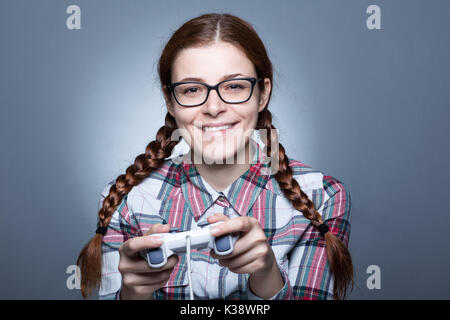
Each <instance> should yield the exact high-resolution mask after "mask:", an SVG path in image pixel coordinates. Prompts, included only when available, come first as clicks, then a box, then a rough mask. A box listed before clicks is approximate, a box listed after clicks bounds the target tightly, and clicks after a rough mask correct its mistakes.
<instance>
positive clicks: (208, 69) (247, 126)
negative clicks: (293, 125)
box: [166, 41, 271, 164]
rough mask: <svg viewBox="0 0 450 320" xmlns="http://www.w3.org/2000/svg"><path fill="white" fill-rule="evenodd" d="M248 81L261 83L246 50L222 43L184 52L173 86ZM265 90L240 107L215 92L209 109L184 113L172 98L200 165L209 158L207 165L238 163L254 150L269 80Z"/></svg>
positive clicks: (169, 103)
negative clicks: (251, 138)
mask: <svg viewBox="0 0 450 320" xmlns="http://www.w3.org/2000/svg"><path fill="white" fill-rule="evenodd" d="M246 77H247V78H257V75H256V71H255V68H254V66H253V63H252V62H251V61H250V60H249V59H248V58H247V56H246V55H245V54H244V52H243V51H242V50H241V49H239V48H238V47H236V46H234V45H232V44H230V43H227V42H221V41H219V42H216V43H214V44H212V45H208V46H201V47H193V48H186V49H183V50H181V51H180V52H179V53H178V55H177V56H176V58H175V61H174V63H173V65H172V75H171V79H172V83H174V82H181V81H200V82H204V83H207V84H209V85H211V86H213V85H216V84H217V83H219V82H220V81H222V80H226V79H231V78H246ZM188 78H189V79H188ZM264 88H265V89H264V90H263V91H260V90H259V87H258V83H257V84H256V85H255V86H254V89H253V94H252V96H251V97H250V99H249V100H248V101H246V102H244V103H239V104H230V103H226V102H224V101H222V100H221V99H220V97H219V96H218V94H217V91H215V90H211V91H210V93H209V96H208V99H207V100H206V102H205V103H204V104H202V105H200V106H196V107H183V106H181V105H179V104H178V103H177V101H176V100H175V98H174V97H173V95H171V97H170V99H167V97H166V102H167V107H168V112H169V113H170V114H171V115H172V116H173V117H174V118H175V121H176V123H177V126H178V128H179V129H182V130H180V131H181V134H182V135H183V138H185V140H186V142H187V143H188V144H189V145H190V146H191V150H194V154H195V159H194V163H197V162H196V161H198V158H197V157H198V155H200V156H201V157H202V158H203V160H202V163H207V164H212V163H218V164H221V163H225V162H226V163H236V160H233V159H235V157H236V156H237V154H238V153H239V155H242V152H243V151H244V150H248V137H249V135H251V133H252V130H253V129H254V128H255V127H256V124H257V120H258V113H259V112H260V111H262V110H263V109H264V107H265V106H266V104H267V101H268V98H269V93H270V90H271V83H270V79H269V78H265V79H264ZM214 127H216V128H214ZM218 129H222V130H218ZM227 159H228V160H227ZM233 161H234V162H233Z"/></svg>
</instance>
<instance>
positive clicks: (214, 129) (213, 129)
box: [203, 125, 232, 131]
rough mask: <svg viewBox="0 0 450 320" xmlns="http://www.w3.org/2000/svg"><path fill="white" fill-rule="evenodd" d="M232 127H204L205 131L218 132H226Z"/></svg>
mask: <svg viewBox="0 0 450 320" xmlns="http://www.w3.org/2000/svg"><path fill="white" fill-rule="evenodd" d="M231 127H232V125H228V126H221V127H204V128H203V131H218V130H225V129H228V128H231Z"/></svg>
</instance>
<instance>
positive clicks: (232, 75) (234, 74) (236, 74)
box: [177, 73, 250, 82]
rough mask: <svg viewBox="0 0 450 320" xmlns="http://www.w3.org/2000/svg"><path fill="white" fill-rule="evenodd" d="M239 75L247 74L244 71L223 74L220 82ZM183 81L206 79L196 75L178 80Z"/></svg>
mask: <svg viewBox="0 0 450 320" xmlns="http://www.w3.org/2000/svg"><path fill="white" fill-rule="evenodd" d="M237 76H245V75H244V74H242V73H233V74H228V75H226V76H223V77H222V78H220V79H219V82H220V81H223V80H226V79H231V78H234V77H237ZM248 77H250V76H248ZM183 81H199V82H205V80H204V79H202V78H194V77H187V78H183V79H181V80H178V81H177V82H183Z"/></svg>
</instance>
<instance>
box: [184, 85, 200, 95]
mask: <svg viewBox="0 0 450 320" xmlns="http://www.w3.org/2000/svg"><path fill="white" fill-rule="evenodd" d="M198 91H199V90H198V88H194V87H191V88H186V89H184V91H183V93H184V94H188V93H197V92H198Z"/></svg>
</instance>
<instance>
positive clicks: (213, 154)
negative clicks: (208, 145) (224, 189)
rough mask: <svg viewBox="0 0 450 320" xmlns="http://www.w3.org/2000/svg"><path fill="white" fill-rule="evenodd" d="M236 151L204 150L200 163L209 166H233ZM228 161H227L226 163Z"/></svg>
mask: <svg viewBox="0 0 450 320" xmlns="http://www.w3.org/2000/svg"><path fill="white" fill-rule="evenodd" d="M235 156H236V150H231V151H230V150H228V151H227V150H225V149H222V150H221V149H214V150H205V151H204V152H203V153H202V157H201V159H202V160H201V161H202V162H201V163H202V164H206V165H210V164H235V163H236V162H237V161H236V159H235ZM227 159H228V161H227Z"/></svg>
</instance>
